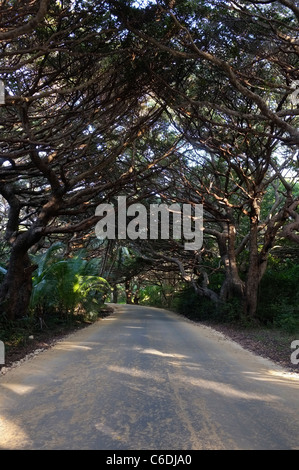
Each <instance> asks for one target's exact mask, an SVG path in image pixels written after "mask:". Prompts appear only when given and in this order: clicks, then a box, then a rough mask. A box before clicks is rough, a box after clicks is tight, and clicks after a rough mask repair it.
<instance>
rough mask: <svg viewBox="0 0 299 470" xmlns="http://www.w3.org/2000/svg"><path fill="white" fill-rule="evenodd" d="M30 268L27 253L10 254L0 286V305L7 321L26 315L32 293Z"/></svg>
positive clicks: (32, 268)
mask: <svg viewBox="0 0 299 470" xmlns="http://www.w3.org/2000/svg"><path fill="white" fill-rule="evenodd" d="M35 269H36V266H32V264H31V262H30V258H29V256H28V254H27V251H24V252H23V253H22V252H20V251H19V250H15V252H12V254H11V257H10V262H9V266H8V270H7V274H6V276H5V278H4V281H3V283H2V284H1V286H0V305H1V310H2V312H3V313H4V314H5V315H6V317H7V319H9V320H15V319H17V318H21V317H24V316H25V315H27V313H28V307H29V303H30V297H31V292H32V273H33V271H34V270H35Z"/></svg>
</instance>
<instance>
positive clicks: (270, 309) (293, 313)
mask: <svg viewBox="0 0 299 470" xmlns="http://www.w3.org/2000/svg"><path fill="white" fill-rule="evenodd" d="M298 284H299V265H298V264H297V263H295V262H293V261H292V260H291V259H286V260H285V261H280V260H278V259H277V258H271V261H270V265H269V269H268V270H267V272H266V273H265V275H264V278H263V279H262V282H261V286H260V292H259V305H258V312H257V314H258V318H259V319H260V320H261V321H262V322H263V323H266V324H273V325H274V326H277V327H279V328H281V329H283V330H284V331H286V332H288V333H294V332H299V307H298V305H299V293H298Z"/></svg>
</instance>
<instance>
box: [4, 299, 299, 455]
mask: <svg viewBox="0 0 299 470" xmlns="http://www.w3.org/2000/svg"><path fill="white" fill-rule="evenodd" d="M290 351H291V350H290ZM298 411H299V380H298V378H296V377H294V376H291V375H288V374H287V373H285V372H284V371H283V370H282V369H280V368H279V367H277V366H275V365H274V364H273V363H271V362H270V361H266V360H263V359H261V358H258V357H257V356H255V355H253V354H251V353H249V352H247V351H245V350H243V349H242V348H241V347H240V346H238V345H236V344H235V343H232V342H230V341H229V340H227V339H225V338H224V337H223V336H222V335H221V334H219V333H217V332H214V331H213V330H211V329H210V328H207V327H203V326H200V325H196V324H194V323H192V322H190V321H188V320H186V319H184V318H182V317H180V316H178V315H176V314H174V313H171V312H167V311H165V310H160V309H153V308H145V307H142V306H127V305H123V306H121V305H119V306H116V310H115V313H114V314H112V315H111V316H110V317H107V318H105V319H103V320H99V321H98V322H97V323H96V324H93V325H91V326H90V327H88V328H86V329H84V330H81V331H79V332H77V333H75V334H72V335H70V336H69V337H67V338H65V339H64V340H63V341H60V342H59V343H57V344H56V345H55V346H54V347H53V348H51V349H50V350H48V351H44V352H42V353H40V354H39V355H38V356H36V357H35V358H33V359H31V360H29V361H27V362H24V363H23V364H21V365H20V366H18V367H17V368H14V369H11V370H10V371H8V372H7V373H6V374H5V375H2V376H1V377H0V449H33V450H39V449H43V450H56V449H63V450H74V449H77V450H78V449H79V450H89V449H91V450H93V449H102V450H141V449H143V450H163V449H164V450H166V449H167V450H201V449H208V450H213V449H217V450H221V449H227V450H228V449H229V450H237V449H241V450H242V449H243V450H245V449H246V450H254V449H262V450H268V449H275V450H279V449H285V450H289V449H299V416H298Z"/></svg>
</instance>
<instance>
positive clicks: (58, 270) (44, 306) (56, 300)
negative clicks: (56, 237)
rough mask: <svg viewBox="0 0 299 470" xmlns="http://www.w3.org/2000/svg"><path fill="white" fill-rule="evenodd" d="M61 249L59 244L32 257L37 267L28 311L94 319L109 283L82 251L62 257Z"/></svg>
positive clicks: (96, 263)
mask: <svg viewBox="0 0 299 470" xmlns="http://www.w3.org/2000/svg"><path fill="white" fill-rule="evenodd" d="M62 248H63V246H62V245H61V244H60V243H59V244H55V245H53V246H52V247H51V248H49V249H48V250H47V251H46V252H45V253H43V254H41V255H38V256H35V257H34V262H35V263H37V264H38V268H37V270H36V272H35V275H34V277H33V292H32V296H31V303H30V310H31V312H32V313H38V314H39V315H44V314H48V313H55V314H59V315H62V316H67V315H69V314H70V315H73V314H75V313H85V314H88V315H91V316H94V315H96V314H97V312H98V311H99V308H100V307H101V306H102V305H103V303H104V301H105V298H106V296H107V295H108V293H109V291H110V287H109V284H108V283H107V281H106V280H105V279H103V278H101V277H99V276H98V272H99V263H98V261H97V260H86V259H84V258H83V255H84V253H82V252H81V253H78V254H76V255H74V256H72V257H70V258H64V257H63V252H62V251H61V250H62Z"/></svg>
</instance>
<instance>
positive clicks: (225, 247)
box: [219, 223, 245, 302]
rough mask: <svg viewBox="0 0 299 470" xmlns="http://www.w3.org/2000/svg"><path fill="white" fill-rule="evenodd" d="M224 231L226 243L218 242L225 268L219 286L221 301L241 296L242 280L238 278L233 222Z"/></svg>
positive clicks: (242, 293) (242, 290) (242, 292)
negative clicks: (223, 276) (222, 279)
mask: <svg viewBox="0 0 299 470" xmlns="http://www.w3.org/2000/svg"><path fill="white" fill-rule="evenodd" d="M225 232H226V238H227V241H226V243H223V240H222V243H220V245H219V248H220V254H221V258H222V262H223V264H224V268H225V280H224V282H223V285H222V286H221V291H220V298H221V300H222V301H223V302H226V301H227V300H230V299H232V298H234V297H237V298H240V299H241V298H243V295H244V288H245V286H244V282H243V281H242V279H240V276H239V270H238V265H237V259H236V248H235V242H236V229H235V225H234V224H233V223H229V224H228V227H227V230H226V231H225Z"/></svg>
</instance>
